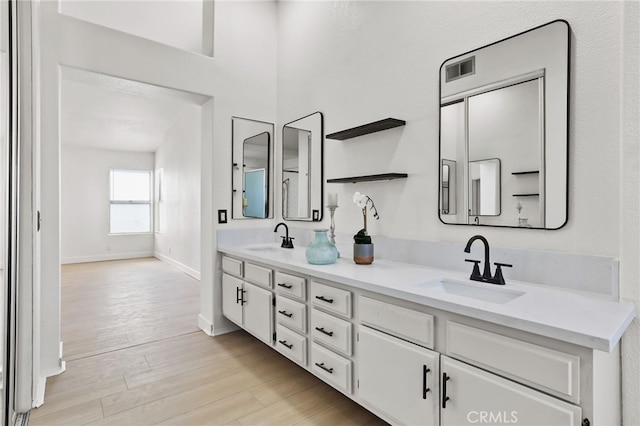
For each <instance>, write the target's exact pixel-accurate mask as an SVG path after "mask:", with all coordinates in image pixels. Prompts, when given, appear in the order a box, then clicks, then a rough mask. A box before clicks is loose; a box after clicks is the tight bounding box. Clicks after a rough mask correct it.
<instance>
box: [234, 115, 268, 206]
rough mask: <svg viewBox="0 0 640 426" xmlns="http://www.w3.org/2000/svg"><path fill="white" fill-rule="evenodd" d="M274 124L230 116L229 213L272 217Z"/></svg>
mask: <svg viewBox="0 0 640 426" xmlns="http://www.w3.org/2000/svg"><path fill="white" fill-rule="evenodd" d="M273 134H274V124H273V123H267V122H265V121H259V120H251V119H248V118H242V117H231V140H232V147H231V157H232V172H231V191H232V192H231V217H232V218H233V219H266V218H271V217H273V210H274V209H273V199H274V197H273V191H274V185H273V180H274V178H273V170H274V166H273V150H274V148H273V145H274V143H273Z"/></svg>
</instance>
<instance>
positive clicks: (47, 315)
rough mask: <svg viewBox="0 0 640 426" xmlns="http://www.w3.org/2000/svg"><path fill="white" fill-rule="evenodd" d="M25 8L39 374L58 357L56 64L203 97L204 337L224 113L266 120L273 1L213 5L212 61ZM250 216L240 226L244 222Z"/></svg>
mask: <svg viewBox="0 0 640 426" xmlns="http://www.w3.org/2000/svg"><path fill="white" fill-rule="evenodd" d="M34 7H35V9H36V10H35V12H36V13H35V18H34V19H35V31H36V34H35V37H36V39H37V41H38V43H37V45H36V47H35V49H36V51H35V54H34V56H35V59H34V61H35V76H34V78H35V81H34V84H35V90H36V97H37V100H36V106H37V115H36V122H37V125H36V129H35V131H36V138H37V140H38V143H39V149H40V157H41V179H40V182H39V185H40V188H39V192H40V193H41V194H42V197H41V200H38V203H39V204H40V205H39V206H38V207H40V210H41V211H42V230H41V232H40V236H41V247H40V251H41V252H42V253H43V256H42V261H41V265H40V267H41V271H42V273H41V276H42V279H41V282H40V287H39V288H38V289H37V291H39V293H40V297H41V299H42V300H46V301H47V303H46V304H45V303H43V306H42V309H41V321H40V322H39V324H38V326H39V327H40V331H39V333H38V332H37V331H36V332H35V334H36V336H37V335H38V334H39V335H40V340H41V355H40V358H41V361H42V368H41V371H42V375H45V376H46V375H48V374H53V372H56V371H57V372H59V371H60V369H59V365H60V359H61V354H60V352H59V350H60V341H61V338H60V303H59V301H60V260H61V256H60V255H61V253H60V245H61V236H60V226H59V225H60V222H61V215H60V213H61V208H60V171H61V170H60V159H61V155H60V137H59V135H60V125H59V123H60V110H59V105H60V65H64V66H66V67H72V68H79V69H82V70H87V71H89V72H95V73H101V74H106V75H110V76H114V77H119V78H124V79H128V80H133V81H140V82H146V83H149V84H154V85H158V86H162V87H168V88H172V89H176V90H181V91H186V92H191V93H197V94H202V95H205V96H209V97H212V99H211V100H210V101H208V102H206V103H205V104H203V105H202V123H201V134H202V145H201V157H200V162H201V163H200V165H201V188H200V191H201V194H200V195H201V201H200V202H201V212H200V214H201V216H200V221H201V223H200V227H201V229H200V232H201V235H202V236H203V237H202V239H201V253H200V256H201V265H200V269H201V281H200V284H201V285H200V289H201V314H200V318H199V324H200V326H201V327H202V328H203V330H205V331H206V332H208V333H214V332H217V331H220V330H224V329H229V323H228V322H227V321H226V320H225V319H224V318H223V317H222V313H221V306H222V305H221V302H220V285H219V283H217V282H214V280H217V278H215V273H214V272H215V268H216V265H217V264H218V263H219V260H218V259H217V258H216V252H215V246H216V241H215V229H216V227H217V224H216V223H215V222H214V215H215V212H216V211H217V210H218V209H226V210H227V211H230V201H231V196H230V193H229V189H230V188H231V173H230V161H229V160H230V158H231V117H232V116H234V115H236V116H242V117H247V118H254V119H257V120H263V121H268V122H275V106H276V105H275V99H276V4H275V2H271V1H256V2H251V1H248V2H231V1H221V2H216V3H215V13H214V14H213V17H212V19H215V21H214V27H215V46H214V48H215V49H214V58H210V57H206V56H204V55H199V54H195V53H190V52H186V51H183V50H180V49H177V48H174V47H170V46H167V45H163V44H161V43H157V42H153V41H150V40H147V39H143V38H140V37H136V36H132V35H129V34H125V33H123V32H120V31H115V30H111V29H109V28H105V27H102V26H99V25H94V24H91V23H88V22H85V21H81V20H78V19H74V18H72V17H69V16H65V15H62V14H60V13H58V3H57V2H54V1H51V2H39V3H36V4H35V5H34ZM205 15H206V10H205ZM205 19H206V16H205ZM205 41H206V40H205ZM214 144H215V146H214ZM250 222H251V221H246V225H242V224H240V225H239V226H240V227H242V226H246V227H251V226H252V224H251V223H250ZM227 226H228V225H227ZM36 338H37V337H36ZM36 380H38V379H37V378H36Z"/></svg>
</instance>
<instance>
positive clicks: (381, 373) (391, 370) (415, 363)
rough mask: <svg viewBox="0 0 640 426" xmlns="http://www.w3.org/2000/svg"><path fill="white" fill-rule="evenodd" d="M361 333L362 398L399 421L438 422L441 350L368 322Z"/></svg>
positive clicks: (360, 374)
mask: <svg viewBox="0 0 640 426" xmlns="http://www.w3.org/2000/svg"><path fill="white" fill-rule="evenodd" d="M358 334H359V337H358V371H359V373H358V376H359V377H358V380H359V391H358V392H359V396H360V398H362V399H364V400H365V401H367V402H368V403H369V405H371V406H372V407H377V408H378V409H380V410H382V411H384V412H385V413H386V414H387V415H388V416H390V417H392V418H393V419H395V420H396V421H397V423H401V424H406V425H437V424H438V377H439V369H438V367H439V362H438V357H439V354H438V353H436V352H433V351H430V350H428V349H425V348H423V347H421V346H418V345H414V344H412V343H409V342H406V341H404V340H400V339H398V338H395V337H392V336H389V335H388V334H384V333H381V332H379V331H376V330H373V329H370V328H368V327H365V326H361V327H360V330H359V333H358ZM394 423H395V422H394Z"/></svg>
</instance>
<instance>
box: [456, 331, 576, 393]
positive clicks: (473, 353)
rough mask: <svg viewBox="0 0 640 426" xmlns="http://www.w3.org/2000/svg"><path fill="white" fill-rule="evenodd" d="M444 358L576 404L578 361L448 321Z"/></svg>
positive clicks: (554, 351) (556, 352) (564, 354)
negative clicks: (452, 359)
mask: <svg viewBox="0 0 640 426" xmlns="http://www.w3.org/2000/svg"><path fill="white" fill-rule="evenodd" d="M447 355H449V356H450V357H452V358H457V359H459V360H461V361H465V362H468V363H469V364H473V365H476V366H478V367H480V368H483V369H485V370H489V371H493V372H496V373H498V374H501V375H503V376H506V377H508V378H510V379H513V380H515V381H518V382H520V383H523V384H525V385H529V386H531V387H533V388H536V389H539V390H542V391H544V392H547V393H550V394H552V395H555V396H557V397H559V398H563V399H565V400H568V401H570V402H573V403H576V404H578V403H579V402H580V358H579V357H577V356H575V355H570V354H567V353H564V352H559V351H556V350H553V349H549V348H545V347H543V346H538V345H534V344H532V343H528V342H523V341H521V340H517V339H513V338H511V337H506V336H502V335H500V334H496V333H491V332H489V331H485V330H480V329H478V328H474V327H469V326H467V325H462V324H458V323H455V322H452V321H448V322H447Z"/></svg>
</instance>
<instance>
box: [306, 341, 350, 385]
mask: <svg viewBox="0 0 640 426" xmlns="http://www.w3.org/2000/svg"><path fill="white" fill-rule="evenodd" d="M311 363H312V365H311V369H312V371H313V372H314V373H315V374H316V375H317V376H318V377H320V378H322V379H324V380H325V381H327V382H329V383H330V384H332V385H334V386H335V387H337V388H339V389H341V390H343V391H345V392H347V393H351V361H350V360H348V359H346V358H343V357H341V356H340V355H338V354H336V353H334V352H331V351H330V350H329V349H325V348H323V347H322V346H320V345H318V344H317V343H311Z"/></svg>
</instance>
